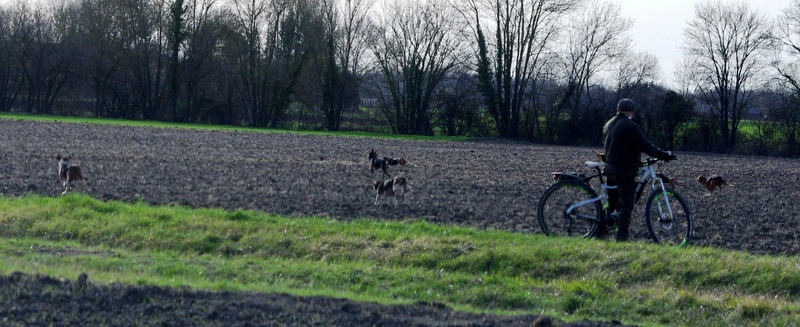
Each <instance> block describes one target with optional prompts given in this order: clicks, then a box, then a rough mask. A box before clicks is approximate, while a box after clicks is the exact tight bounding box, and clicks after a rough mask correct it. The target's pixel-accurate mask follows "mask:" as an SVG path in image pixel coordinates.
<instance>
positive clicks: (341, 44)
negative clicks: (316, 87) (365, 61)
mask: <svg viewBox="0 0 800 327" xmlns="http://www.w3.org/2000/svg"><path fill="white" fill-rule="evenodd" d="M323 4H325V6H326V16H325V25H326V30H327V33H326V34H327V35H326V41H325V43H326V48H325V50H324V51H323V53H324V57H325V64H324V65H323V69H321V72H322V74H323V76H322V111H323V112H324V114H325V118H326V123H327V124H326V125H327V128H328V130H331V131H334V130H338V129H339V127H340V125H341V122H342V117H343V114H344V112H345V110H346V109H352V108H355V107H356V106H357V105H358V89H359V84H360V83H359V78H358V76H359V74H360V73H361V67H360V64H361V57H362V55H363V54H364V52H365V51H366V47H367V44H366V39H365V37H366V32H367V28H368V24H369V19H368V12H369V10H370V8H371V7H372V4H373V3H372V0H338V1H337V0H325V1H323Z"/></svg>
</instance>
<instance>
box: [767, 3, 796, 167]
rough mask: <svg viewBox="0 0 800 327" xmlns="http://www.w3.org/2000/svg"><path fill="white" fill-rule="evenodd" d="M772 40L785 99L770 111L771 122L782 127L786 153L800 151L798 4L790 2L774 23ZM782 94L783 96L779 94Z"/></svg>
mask: <svg viewBox="0 0 800 327" xmlns="http://www.w3.org/2000/svg"><path fill="white" fill-rule="evenodd" d="M776 38H777V40H778V44H779V45H780V46H781V47H780V50H781V51H780V53H779V55H778V56H777V58H776V60H775V61H774V62H773V67H775V69H776V70H777V72H778V76H779V77H778V80H777V82H778V85H779V89H780V90H785V91H786V93H788V94H786V95H784V96H782V97H779V99H780V100H781V101H776V103H781V104H783V106H779V107H776V108H773V110H772V117H771V118H772V119H774V120H775V121H776V122H778V124H780V125H782V133H780V134H781V135H783V136H784V139H785V142H786V145H787V148H788V151H789V152H790V153H793V154H796V153H797V152H798V151H800V150H799V149H798V148H800V106H798V104H797V103H798V101H800V0H793V1H792V3H791V4H790V5H789V7H787V8H786V9H784V10H783V14H782V15H780V16H779V17H778V19H777V27H776ZM781 93H784V92H781Z"/></svg>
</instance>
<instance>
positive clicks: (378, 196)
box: [375, 194, 381, 205]
mask: <svg viewBox="0 0 800 327" xmlns="http://www.w3.org/2000/svg"><path fill="white" fill-rule="evenodd" d="M380 197H381V195H380V194H378V195H376V196H375V205H378V199H380Z"/></svg>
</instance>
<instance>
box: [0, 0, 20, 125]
mask: <svg viewBox="0 0 800 327" xmlns="http://www.w3.org/2000/svg"><path fill="white" fill-rule="evenodd" d="M12 18H13V16H12V13H11V11H10V10H8V9H5V8H0V111H9V110H11V109H12V107H13V106H14V105H15V104H16V103H17V99H18V97H19V94H20V92H21V91H22V71H21V70H20V66H19V65H18V63H19V62H18V60H17V56H18V51H19V45H20V44H21V43H20V42H18V41H17V40H16V34H15V33H14V30H13V29H12V26H13V24H12Z"/></svg>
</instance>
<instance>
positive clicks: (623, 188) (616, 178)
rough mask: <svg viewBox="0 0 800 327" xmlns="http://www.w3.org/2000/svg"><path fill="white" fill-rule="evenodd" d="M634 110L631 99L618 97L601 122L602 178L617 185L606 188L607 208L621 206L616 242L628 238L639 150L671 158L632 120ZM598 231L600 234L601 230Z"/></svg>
mask: <svg viewBox="0 0 800 327" xmlns="http://www.w3.org/2000/svg"><path fill="white" fill-rule="evenodd" d="M635 112H636V105H635V104H634V103H633V100H631V99H627V98H626V99H622V100H620V101H619V103H617V114H616V115H615V116H614V118H611V119H610V120H609V121H608V122H607V123H606V125H605V126H603V152H604V154H605V162H606V164H607V166H606V178H607V180H606V182H607V183H608V185H609V186H614V185H616V186H617V188H616V189H610V190H608V211H607V212H608V213H611V212H614V211H615V210H617V205H620V206H621V207H620V208H619V209H620V212H619V217H618V220H617V226H618V229H617V237H616V239H617V242H624V241H627V240H628V227H629V226H630V223H631V213H632V212H633V204H634V203H633V202H634V197H635V193H636V176H637V175H638V173H639V168H640V166H641V159H642V158H641V153H642V152H644V153H646V154H647V155H649V156H651V157H654V158H658V159H662V160H665V161H669V160H674V159H675V155H674V154H672V152H671V151H664V150H661V149H659V148H658V147H656V146H655V145H653V144H652V143H650V141H648V140H647V138H646V137H645V136H644V133H643V132H642V128H641V127H639V124H637V123H636V122H634V121H633V120H632V118H633V115H634V113H635ZM600 234H604V233H603V231H601V232H600Z"/></svg>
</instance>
